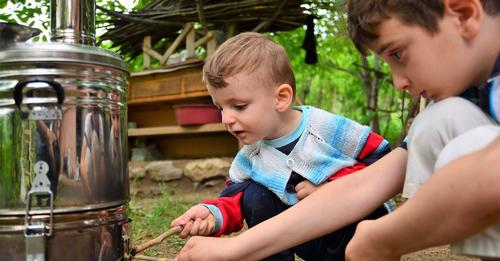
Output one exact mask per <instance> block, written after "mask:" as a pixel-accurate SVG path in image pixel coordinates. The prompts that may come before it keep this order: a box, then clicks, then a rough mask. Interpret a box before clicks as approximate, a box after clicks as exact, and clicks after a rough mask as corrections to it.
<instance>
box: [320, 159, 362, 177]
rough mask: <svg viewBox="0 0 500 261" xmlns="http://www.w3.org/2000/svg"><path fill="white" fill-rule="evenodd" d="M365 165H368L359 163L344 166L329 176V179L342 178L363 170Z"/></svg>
mask: <svg viewBox="0 0 500 261" xmlns="http://www.w3.org/2000/svg"><path fill="white" fill-rule="evenodd" d="M365 167H366V165H365V164H364V163H358V164H356V165H354V166H352V167H346V168H343V169H341V170H339V171H337V172H335V174H334V175H331V176H330V177H328V179H327V181H332V180H336V179H338V178H341V177H343V176H347V175H349V174H351V173H354V172H356V171H358V170H362V169H364V168H365Z"/></svg>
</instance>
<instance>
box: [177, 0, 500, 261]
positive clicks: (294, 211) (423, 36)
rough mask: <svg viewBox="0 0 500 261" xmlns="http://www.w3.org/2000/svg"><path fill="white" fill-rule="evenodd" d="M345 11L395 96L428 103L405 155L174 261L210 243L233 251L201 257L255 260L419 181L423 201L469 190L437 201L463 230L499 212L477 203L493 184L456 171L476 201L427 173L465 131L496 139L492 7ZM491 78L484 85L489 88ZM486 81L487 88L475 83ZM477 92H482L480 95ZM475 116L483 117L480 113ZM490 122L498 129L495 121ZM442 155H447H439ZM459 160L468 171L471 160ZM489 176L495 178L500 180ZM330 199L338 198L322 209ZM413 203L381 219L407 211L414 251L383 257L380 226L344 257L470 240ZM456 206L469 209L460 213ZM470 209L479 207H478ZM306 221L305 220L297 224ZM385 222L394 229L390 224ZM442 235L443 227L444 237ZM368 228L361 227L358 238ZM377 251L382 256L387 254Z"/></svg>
mask: <svg viewBox="0 0 500 261" xmlns="http://www.w3.org/2000/svg"><path fill="white" fill-rule="evenodd" d="M349 5H350V8H349V22H350V28H351V36H352V38H353V40H354V41H355V43H356V45H357V46H358V48H360V49H361V50H365V49H366V47H368V48H369V49H371V50H373V51H375V52H376V53H377V54H378V55H380V56H381V57H382V58H384V59H385V60H386V61H387V62H388V63H389V64H390V66H391V69H392V73H393V80H394V85H395V86H396V88H398V89H402V90H407V91H409V92H411V93H412V94H414V95H415V96H420V95H421V96H424V97H426V98H428V99H431V100H433V101H435V104H434V105H432V106H430V107H429V108H428V109H426V110H425V111H424V112H423V113H421V114H420V115H419V117H418V118H417V119H416V120H415V122H414V123H413V126H412V130H410V134H409V137H408V149H409V152H408V153H407V151H406V149H405V148H404V147H401V148H396V149H395V150H393V151H392V152H391V153H389V154H388V155H387V156H385V157H384V158H383V159H381V160H379V161H377V162H376V163H374V164H373V165H371V166H370V167H368V168H365V169H363V170H361V171H359V172H357V173H354V174H352V175H349V176H348V177H345V178H343V179H342V180H339V181H337V182H334V183H329V184H327V185H325V186H324V187H323V188H321V189H320V190H318V191H316V192H315V193H314V194H312V195H310V196H309V197H307V198H306V199H304V200H302V201H301V202H299V203H298V204H297V205H295V206H294V207H292V208H290V209H289V210H288V211H285V212H283V213H282V214H280V215H279V216H277V217H275V218H273V219H271V220H268V221H266V222H263V223H262V224H260V225H258V226H256V227H255V228H252V229H250V230H248V231H246V232H245V233H243V234H241V235H239V236H237V237H236V238H233V239H217V240H208V239H203V238H193V239H192V240H190V241H189V242H188V244H186V246H185V248H184V250H183V251H182V252H181V255H180V257H181V258H180V260H191V258H193V259H195V260H196V258H197V257H199V256H200V254H202V253H205V250H206V249H208V248H210V247H211V246H213V245H217V246H219V247H221V246H222V248H224V249H231V250H230V251H228V252H225V253H222V252H214V253H210V256H208V258H209V259H210V258H211V257H216V258H217V259H218V260H223V259H225V258H228V257H229V258H230V259H238V258H239V257H245V258H247V259H249V260H254V259H259V258H262V257H265V256H267V255H269V254H271V253H274V252H276V251H279V250H281V249H284V248H286V247H288V246H289V245H292V244H297V243H300V242H303V241H305V240H309V239H310V238H314V237H318V236H321V235H323V234H324V233H327V232H329V231H334V230H336V229H338V228H340V227H342V226H344V225H345V224H348V223H350V222H352V220H357V219H359V217H362V216H363V215H366V213H369V212H370V211H371V210H372V209H374V208H375V207H376V206H378V205H379V204H380V203H381V202H384V201H385V200H387V198H389V197H392V196H394V195H395V194H396V193H398V192H400V191H401V190H402V187H403V184H405V186H404V187H405V189H404V192H405V194H406V195H408V196H409V195H412V194H413V193H415V191H417V190H418V189H419V187H420V186H422V184H423V183H424V182H426V180H427V179H430V181H429V183H430V184H431V185H433V186H431V187H430V188H429V189H425V190H424V189H422V190H423V191H426V193H424V195H427V196H429V195H439V196H443V194H442V193H440V190H439V187H438V186H436V185H435V184H436V183H437V184H440V185H441V186H442V187H445V188H450V187H453V186H454V185H456V186H458V187H454V189H455V190H462V191H464V192H465V191H467V192H469V194H466V197H467V198H469V200H468V201H465V202H459V203H460V204H457V202H455V199H453V198H451V197H444V196H446V195H444V196H443V198H440V200H442V201H444V202H446V203H447V204H449V205H451V204H453V206H454V208H455V209H454V210H461V211H463V212H462V213H467V217H465V216H464V215H463V214H462V216H461V217H460V216H459V217H455V218H462V219H463V220H465V221H469V223H464V224H463V227H467V226H469V225H472V223H474V222H473V220H474V218H472V217H478V218H477V219H476V220H479V219H480V218H481V217H484V216H487V215H489V216H495V212H492V211H493V210H492V209H498V208H494V207H493V206H491V205H494V204H495V202H496V200H490V201H487V202H485V201H484V198H485V196H484V195H486V194H487V195H495V191H498V189H497V187H495V186H491V187H479V185H478V184H479V183H481V180H480V179H478V178H477V177H478V176H477V174H478V173H470V172H469V173H466V174H463V173H462V175H461V177H464V178H466V179H465V180H467V182H468V183H469V184H471V185H476V187H475V189H474V190H472V191H474V192H475V193H476V194H480V195H483V194H484V195H483V196H480V195H476V194H471V190H470V189H465V188H463V187H460V186H464V183H463V182H464V180H456V179H454V178H453V176H450V175H445V174H441V175H437V176H439V179H438V181H434V179H433V178H430V174H432V173H433V171H434V170H433V167H434V164H433V163H434V162H435V161H436V159H437V158H438V156H440V153H441V151H442V150H443V148H444V147H445V146H446V144H448V143H450V142H451V140H453V139H454V138H456V137H459V136H460V135H465V136H467V135H469V134H470V133H468V131H469V130H472V129H474V128H476V127H478V126H482V125H489V126H490V127H484V128H482V129H479V133H481V136H479V137H475V138H476V139H483V141H482V143H483V144H486V143H488V141H491V140H492V139H493V138H494V137H495V136H498V134H495V133H498V127H495V125H496V124H497V123H494V122H493V121H492V120H491V119H490V118H489V117H487V115H490V116H491V117H493V118H495V117H497V115H500V114H498V102H499V100H500V99H498V96H495V95H498V85H497V84H496V83H498V81H496V80H494V78H495V76H496V75H497V73H498V72H497V70H496V69H495V68H496V66H495V64H498V62H497V60H498V58H497V57H498V55H499V54H500V45H498V39H500V26H499V25H500V15H499V10H500V7H499V5H500V1H497V0H483V1H479V0H442V1H441V0H435V1H421V0H414V1H411V0H410V1H376V0H357V1H350V3H349ZM489 78H492V80H491V81H488V79H489ZM485 82H487V84H483V83H485ZM471 86H482V87H480V88H476V87H471ZM485 89H486V90H489V91H488V92H482V90H485ZM465 90H468V91H466V93H465V94H464V95H463V97H465V98H468V99H469V100H470V101H474V100H478V101H479V102H478V105H480V106H478V107H476V106H475V105H474V106H472V103H470V102H469V101H467V100H464V99H462V98H449V97H453V96H459V95H461V94H462V93H463V92H464V91H465ZM481 93H486V94H488V95H490V96H489V97H490V98H489V99H486V101H487V103H486V104H487V106H481V103H482V102H483V101H485V99H481V96H480V95H479V94H481ZM447 98H448V99H447ZM478 108H483V109H485V110H484V111H481V110H480V109H478ZM429 115H431V117H429ZM496 120H497V121H498V119H496ZM483 134H484V136H483ZM460 137H461V136H460ZM469 137H470V136H469ZM450 144H451V143H450ZM445 151H450V150H446V149H445ZM480 155H481V154H480ZM442 157H445V156H442ZM451 158H453V157H451ZM444 161H446V160H444ZM466 162H468V163H469V164H473V163H474V162H473V161H471V160H468V161H466ZM407 163H408V164H407ZM478 163H479V162H478ZM419 164H420V166H422V167H421V168H419ZM460 164H462V162H458V163H457V162H456V161H454V162H452V163H451V165H450V167H449V168H443V170H442V172H445V173H446V172H449V171H450V169H453V167H455V169H456V168H457V167H458V166H461V165H460ZM474 167H475V168H476V169H478V171H481V168H482V170H483V171H484V172H487V171H486V170H485V169H486V168H488V166H484V165H477V166H474ZM469 169H470V168H469ZM490 172H491V171H490ZM419 173H423V175H421V176H420V174H419ZM405 176H406V182H405ZM443 177H444V178H443ZM497 178H498V179H500V176H498V177H497ZM483 183H484V182H483ZM481 184H482V183H481ZM492 184H493V183H492ZM496 184H498V182H497V183H496ZM350 186H357V189H356V190H355V191H352V190H349V189H348V188H349V187H350ZM425 187H426V186H424V188H425ZM455 194H456V193H455ZM496 195H498V193H497V194H496ZM464 197H465V196H464ZM331 198H336V199H338V200H337V201H330V200H329V199H331ZM462 198H463V197H462ZM423 199H425V200H426V201H424V200H423ZM481 200H483V201H481ZM415 201H417V203H420V204H408V203H410V202H413V199H410V200H408V202H407V203H405V204H408V206H409V207H405V205H404V206H403V207H402V208H401V211H400V210H397V211H395V213H394V214H390V215H388V216H387V217H384V218H381V219H380V220H381V221H382V220H389V218H391V217H394V218H396V217H397V214H398V213H399V212H403V210H405V209H412V210H414V211H413V212H412V213H413V214H414V216H413V217H411V218H410V219H408V218H406V222H407V223H406V224H408V223H412V225H413V226H412V228H414V230H413V231H412V232H421V231H426V232H427V234H419V233H414V234H413V235H416V236H413V235H412V234H411V233H409V234H406V235H405V236H406V238H408V239H411V242H410V245H412V244H413V245H412V246H411V247H414V246H415V244H416V246H415V247H416V248H409V249H403V250H402V251H400V250H401V249H391V245H390V244H387V242H386V241H385V239H386V237H389V236H388V235H391V233H395V234H399V233H398V232H397V230H396V229H394V228H393V226H392V225H390V224H387V223H388V222H385V223H384V224H386V225H387V226H384V228H383V229H382V228H381V229H379V230H377V233H378V234H375V235H374V234H373V233H363V230H365V229H360V231H359V234H357V235H356V236H355V238H354V240H353V241H352V242H351V245H350V247H349V251H348V256H349V255H351V254H356V253H361V254H362V255H361V258H366V259H365V260H391V258H396V259H397V257H398V256H400V255H401V254H403V253H406V251H408V250H409V251H413V250H416V249H418V248H421V247H427V246H431V245H436V244H442V243H444V242H446V243H449V242H450V241H443V240H447V239H456V238H463V237H465V236H468V235H470V233H471V231H470V230H467V231H468V232H465V230H464V229H460V228H457V227H456V226H457V223H456V222H455V223H443V222H438V221H439V220H445V217H447V219H452V218H453V217H450V216H449V215H448V214H449V213H457V212H456V211H449V210H448V209H447V208H442V209H440V210H439V211H438V210H436V209H435V208H432V209H433V210H434V211H435V213H439V214H440V215H439V218H437V219H436V218H435V219H433V220H430V219H423V218H420V216H419V215H425V214H428V213H429V211H420V212H419V211H418V209H416V208H415V207H411V206H415V205H418V206H419V207H422V206H424V207H425V206H427V207H431V206H432V205H433V204H432V203H433V201H434V200H433V199H432V198H430V197H425V196H423V197H417V199H415ZM361 203H363V204H361ZM464 203H467V204H465V205H461V204H464ZM319 206H321V208H319ZM477 206H484V207H483V208H478V207H477ZM319 209H321V210H319ZM471 210H476V211H471ZM339 213H342V215H340V214H339ZM450 215H451V214H450ZM434 216H437V215H434ZM497 216H498V215H497ZM405 217H408V215H406V216H405ZM306 219H307V222H304V220H306ZM398 220H399V221H400V222H399V224H401V223H403V221H404V220H402V218H399V219H398ZM482 220H484V218H483V219H482ZM424 221H427V222H424ZM497 221H498V220H497ZM377 222H379V220H377V221H374V222H366V223H362V224H361V225H362V226H360V227H362V228H366V227H373V226H371V225H372V224H376V223H377ZM393 223H395V222H392V223H391V224H393ZM299 224H300V225H299ZM483 224H491V221H489V222H483ZM365 225H366V226H365ZM450 225H451V227H450ZM289 226H296V227H300V229H297V230H293V231H287V227H289ZM453 226H454V227H453ZM445 227H446V228H447V229H444V228H445ZM473 227H474V228H475V229H474V231H473V232H475V233H477V232H480V229H481V228H483V227H484V225H477V224H474V225H473ZM437 228H440V229H442V230H440V231H444V230H445V231H447V233H438V232H437V231H438V229H437ZM372 230H373V229H372ZM372 230H369V229H366V230H365V231H372ZM285 231H287V237H286V240H279V235H280V234H282V233H284V232H285ZM402 231H403V230H402ZM372 236H373V237H372ZM384 236H385V237H384ZM363 239H364V240H363ZM369 239H373V240H369ZM391 239H395V240H397V239H400V238H397V237H396V238H391ZM357 242H359V244H357ZM401 242H404V243H408V240H406V241H403V240H401V241H400V242H394V241H392V243H396V245H397V243H401ZM378 243H380V244H378ZM380 245H383V246H382V247H381V246H380ZM385 247H387V248H388V249H389V250H388V251H385V250H386V248H385ZM360 249H363V251H361V250H360ZM496 249H497V250H498V249H500V247H496ZM387 252H389V253H390V255H389V254H388V255H386V257H388V259H384V254H386V253H387ZM394 253H396V254H394ZM480 255H483V253H481V254H480ZM486 255H488V256H490V253H486ZM204 257H207V256H206V255H205V256H204ZM184 258H185V259H184Z"/></svg>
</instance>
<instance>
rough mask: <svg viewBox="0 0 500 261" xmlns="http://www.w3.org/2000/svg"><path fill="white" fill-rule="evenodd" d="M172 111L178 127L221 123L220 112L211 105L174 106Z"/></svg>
mask: <svg viewBox="0 0 500 261" xmlns="http://www.w3.org/2000/svg"><path fill="white" fill-rule="evenodd" d="M174 110H175V118H176V120H177V124H178V125H200V124H207V123H217V122H221V121H222V115H221V113H220V111H219V110H218V109H217V108H216V107H215V106H213V105H211V104H184V105H175V106H174Z"/></svg>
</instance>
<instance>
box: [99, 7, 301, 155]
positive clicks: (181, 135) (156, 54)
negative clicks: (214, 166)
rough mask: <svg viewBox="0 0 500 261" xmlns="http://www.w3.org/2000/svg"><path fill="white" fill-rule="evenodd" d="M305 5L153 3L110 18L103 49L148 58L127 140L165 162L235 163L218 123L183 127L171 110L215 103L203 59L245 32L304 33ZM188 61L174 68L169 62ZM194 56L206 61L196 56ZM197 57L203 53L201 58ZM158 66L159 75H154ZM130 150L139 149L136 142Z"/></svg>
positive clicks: (132, 96)
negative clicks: (148, 141)
mask: <svg viewBox="0 0 500 261" xmlns="http://www.w3.org/2000/svg"><path fill="white" fill-rule="evenodd" d="M304 3H305V2H304V1H292V0H283V1H281V0H264V1H262V0H241V1H237V0H231V1H230V0H155V1H152V2H151V3H150V4H148V5H147V6H145V7H144V8H143V9H141V10H139V11H136V12H131V13H117V12H114V11H110V10H106V9H104V8H101V7H98V8H99V9H100V10H101V11H103V12H106V13H108V14H109V15H111V17H112V18H111V19H110V20H109V21H108V22H109V26H110V27H109V28H107V29H108V30H107V32H106V33H105V34H104V35H102V36H101V41H103V40H111V41H112V42H113V46H114V47H119V50H120V52H121V53H122V54H127V56H128V57H131V58H133V57H136V56H138V55H140V54H142V55H143V62H144V68H145V71H144V72H139V73H133V74H132V77H131V82H130V88H129V100H128V105H129V112H128V120H129V122H134V123H135V124H136V125H137V128H130V129H129V137H130V138H131V139H135V138H138V137H149V138H152V139H153V142H154V143H155V144H156V145H157V146H158V148H159V149H160V151H161V152H162V154H163V155H164V156H165V157H167V158H201V157H213V156H234V155H235V153H236V152H237V150H238V147H239V146H238V142H237V140H236V139H235V138H234V137H232V136H231V135H230V134H229V133H227V132H226V131H225V129H224V127H223V126H222V124H221V123H215V124H206V125H200V126H190V127H183V126H178V125H177V124H176V120H175V114H174V107H175V106H176V105H178V104H186V103H211V99H210V97H209V95H208V92H207V91H206V89H205V86H203V84H202V82H201V78H202V76H201V75H202V74H201V68H202V66H203V59H204V57H208V56H210V55H211V53H212V52H213V51H214V50H215V49H216V48H217V45H218V44H220V43H221V42H223V41H224V40H225V39H227V38H229V37H231V36H233V35H235V34H237V33H239V32H243V31H255V32H277V31H286V30H292V29H295V28H297V27H302V26H303V25H304V24H305V22H306V18H307V14H306V13H305V9H304V7H303V6H302V5H303V4H304ZM181 50H182V53H183V59H181V60H180V61H174V60H173V59H172V55H174V54H179V53H181ZM197 50H198V51H200V50H201V53H203V55H202V56H200V55H197ZM198 53H199V52H198ZM154 59H156V60H157V61H158V62H159V65H160V67H159V68H157V69H154V70H152V69H151V64H152V63H153V61H154ZM130 144H134V143H133V141H131V142H130Z"/></svg>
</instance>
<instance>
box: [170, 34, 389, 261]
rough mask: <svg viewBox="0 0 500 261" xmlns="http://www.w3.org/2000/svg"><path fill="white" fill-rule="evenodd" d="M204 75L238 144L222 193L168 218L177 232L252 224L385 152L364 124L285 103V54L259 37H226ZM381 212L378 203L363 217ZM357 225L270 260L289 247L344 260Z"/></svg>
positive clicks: (291, 85)
mask: <svg viewBox="0 0 500 261" xmlns="http://www.w3.org/2000/svg"><path fill="white" fill-rule="evenodd" d="M203 73H204V79H205V81H206V83H207V87H208V91H209V93H210V96H211V97H212V100H213V103H214V104H215V106H217V107H218V108H219V109H220V110H221V112H222V119H223V120H222V121H223V124H224V125H225V127H226V128H227V130H228V131H229V132H230V133H231V134H233V135H234V136H235V137H236V138H238V140H239V141H240V142H242V143H243V144H245V146H244V147H243V148H242V149H241V150H240V151H239V152H238V154H237V155H236V157H235V159H234V161H233V163H232V165H231V168H230V170H229V175H230V181H229V183H228V185H227V187H226V188H225V189H224V190H223V191H222V193H221V197H220V198H218V199H215V200H205V201H203V202H202V203H203V204H200V205H196V206H194V207H192V208H191V209H190V210H188V211H187V212H186V213H184V214H183V215H181V216H180V217H179V218H177V219H176V220H174V221H173V222H172V226H178V225H182V226H184V227H183V231H182V232H181V237H186V236H188V235H213V236H220V235H222V234H229V233H232V232H235V231H238V230H240V229H241V228H242V226H243V219H244V220H245V221H246V223H247V225H248V226H249V227H253V226H255V225H257V224H258V223H260V222H262V221H264V220H267V219H269V218H271V217H273V216H275V215H277V214H279V213H280V212H282V211H284V210H286V209H287V208H289V206H291V205H294V204H296V203H297V202H298V201H299V200H301V199H303V198H305V197H306V196H308V195H309V194H311V193H312V192H313V191H314V190H315V189H316V188H317V187H318V186H321V185H322V184H323V183H325V182H327V181H331V180H335V179H337V178H339V177H342V176H345V175H347V174H350V173H352V172H354V171H356V170H359V169H362V168H364V166H366V165H369V164H371V163H372V162H374V161H375V160H377V159H378V158H380V157H382V156H383V155H385V154H386V153H387V152H389V151H390V147H389V145H388V142H387V141H385V140H384V139H383V138H382V137H380V136H379V135H377V134H375V133H372V132H370V129H369V128H368V127H366V126H362V125H360V124H358V123H356V122H354V121H352V120H349V119H347V118H344V117H341V116H338V115H334V114H331V113H328V112H326V111H323V110H320V109H317V108H313V107H309V106H300V107H292V106H291V104H292V101H293V98H294V92H295V79H294V75H293V72H292V69H291V67H290V64H289V61H288V57H287V55H286V52H285V50H284V49H283V47H281V46H280V45H278V44H276V43H275V42H274V41H272V40H271V39H269V38H267V37H266V36H264V35H261V34H257V33H242V34H240V35H238V36H235V37H233V38H231V39H229V40H228V41H226V42H225V43H224V44H222V45H221V46H220V47H219V48H218V49H217V51H216V52H215V53H214V55H213V56H212V57H210V58H209V59H208V60H207V61H206V64H205V66H204V67H203ZM332 200H335V199H332ZM381 205H382V204H381ZM386 213H387V211H386V209H385V208H384V207H380V208H378V209H377V210H375V211H374V212H373V213H372V214H371V215H369V216H368V217H367V218H370V219H373V218H378V217H380V216H382V215H384V214H386ZM356 223H357V222H356V220H354V221H353V222H352V224H347V225H346V226H345V227H344V228H342V229H339V230H338V231H335V232H333V233H330V234H328V235H325V236H323V237H321V238H317V239H315V240H311V241H309V242H306V243H304V244H301V245H299V246H295V247H293V248H292V249H290V250H287V251H283V252H281V253H279V254H277V255H274V256H272V257H271V258H269V260H292V261H293V260H294V259H295V257H294V254H295V253H296V254H297V255H298V256H300V257H302V258H304V259H306V260H344V252H345V247H346V245H347V243H348V242H349V240H350V239H351V237H352V235H353V233H354V229H355V226H356Z"/></svg>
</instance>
